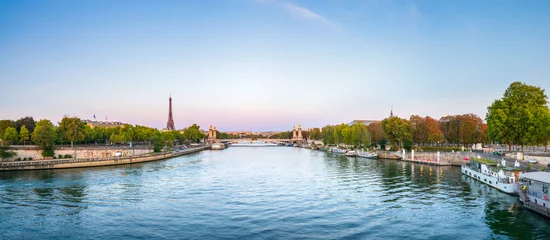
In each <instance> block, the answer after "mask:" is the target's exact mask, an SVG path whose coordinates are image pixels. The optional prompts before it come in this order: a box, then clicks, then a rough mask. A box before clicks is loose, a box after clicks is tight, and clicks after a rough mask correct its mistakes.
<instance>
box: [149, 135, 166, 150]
mask: <svg viewBox="0 0 550 240" xmlns="http://www.w3.org/2000/svg"><path fill="white" fill-rule="evenodd" d="M149 142H150V143H151V144H152V145H153V151H154V152H160V151H161V150H162V147H164V143H163V141H162V139H161V138H160V136H158V135H153V136H151V138H150V139H149Z"/></svg>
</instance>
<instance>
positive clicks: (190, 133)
mask: <svg viewBox="0 0 550 240" xmlns="http://www.w3.org/2000/svg"><path fill="white" fill-rule="evenodd" d="M204 137H205V135H204V134H203V133H202V132H201V130H200V126H198V125H197V124H193V125H192V126H189V127H187V128H186V129H184V130H183V138H184V139H185V140H187V141H190V142H199V141H200V140H201V139H203V138H204Z"/></svg>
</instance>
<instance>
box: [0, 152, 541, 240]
mask: <svg viewBox="0 0 550 240" xmlns="http://www.w3.org/2000/svg"><path fill="white" fill-rule="evenodd" d="M0 222H1V223H2V227H1V228H0V239H12V238H15V239H21V238H23V239H25V238H41V239H59V238H86V239H127V238H132V239H182V238H184V239H388V238H389V239H400V238H401V239H537V238H545V237H546V236H548V234H549V233H550V230H549V229H550V228H549V227H550V224H549V223H548V221H547V220H546V219H544V218H541V217H540V216H538V215H536V214H533V213H531V212H528V211H525V210H523V209H520V208H518V206H517V200H516V198H514V197H512V196H508V195H505V194H503V193H500V192H498V191H495V190H494V189H491V188H487V187H486V186H485V185H483V184H481V183H479V182H476V181H473V180H471V179H468V178H466V177H464V176H462V175H461V173H460V169H459V168H456V167H434V166H425V165H419V164H411V163H405V162H400V161H394V160H371V159H361V158H358V159H353V158H347V157H344V156H338V155H332V154H328V153H324V152H318V151H310V150H306V149H298V148H229V149H227V150H224V151H204V152H201V153H197V154H192V155H187V156H182V157H178V158H174V159H169V160H164V161H158V162H151V163H140V164H133V165H127V166H113V167H104V168H90V169H67V170H51V171H35V172H32V171H30V172H19V173H0Z"/></svg>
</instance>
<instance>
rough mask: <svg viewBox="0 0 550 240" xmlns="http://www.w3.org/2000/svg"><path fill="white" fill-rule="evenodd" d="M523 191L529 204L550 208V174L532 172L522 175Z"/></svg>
mask: <svg viewBox="0 0 550 240" xmlns="http://www.w3.org/2000/svg"><path fill="white" fill-rule="evenodd" d="M520 181H521V190H523V192H524V193H525V195H526V197H527V198H529V199H528V200H529V202H532V203H535V204H537V205H539V206H543V207H545V208H549V207H550V206H549V205H548V204H549V201H548V187H549V186H550V173H548V172H530V173H524V174H521V175H520Z"/></svg>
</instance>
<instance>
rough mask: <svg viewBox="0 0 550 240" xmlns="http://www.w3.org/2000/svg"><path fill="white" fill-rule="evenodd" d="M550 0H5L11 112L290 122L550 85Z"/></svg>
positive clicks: (281, 125)
mask: <svg viewBox="0 0 550 240" xmlns="http://www.w3.org/2000/svg"><path fill="white" fill-rule="evenodd" d="M549 26H550V1H547V0H542V1H536V0H533V1H508V0H498V1H497V0H485V1H468V0H459V1H444V0H441V1H432V0H422V1H413V0H397V1H393V0H360V1H353V0H346V1H341V0H326V1H318V0H225V1H210V0H205V1H180V0H175V1H168V0H161V1H152V0H151V1H148V0H133V1H125V0H117V1H110V0H94V1H86V0H80V1H72V0H65V1H56V0H52V1H25V0H21V1H10V0H0V119H18V118H21V117H24V116H33V117H34V118H35V120H38V119H44V118H45V119H50V120H51V121H52V122H54V123H57V122H59V121H60V120H61V118H62V117H63V116H64V115H68V116H76V117H80V118H82V119H92V120H93V116H94V115H95V116H96V118H97V120H105V119H107V120H109V121H120V122H125V123H130V124H138V125H145V126H150V127H155V128H159V129H160V128H163V127H166V122H167V118H168V98H169V96H170V95H171V96H172V98H173V111H174V112H173V114H174V121H175V125H176V128H178V129H181V128H184V127H187V126H189V125H191V124H193V123H197V124H199V125H200V126H201V127H202V128H203V129H204V128H208V125H215V126H217V128H218V130H220V131H237V130H250V131H270V130H274V131H284V130H291V129H292V127H293V126H297V125H298V124H301V125H302V127H303V128H310V127H322V126H325V125H327V124H339V123H348V122H350V121H352V120H354V119H373V120H381V119H383V118H385V117H387V116H388V115H389V113H390V110H391V109H392V108H393V112H394V114H395V115H397V116H399V117H402V118H407V119H408V118H409V117H410V116H411V115H412V114H417V115H420V116H427V115H428V116H431V117H434V118H440V117H442V116H445V115H454V114H466V113H474V114H477V115H479V116H480V117H481V118H484V117H485V114H486V112H487V107H488V106H489V105H490V104H491V103H492V102H493V101H494V100H495V99H498V98H501V97H502V94H503V93H504V91H505V90H506V88H507V87H508V86H509V85H510V84H511V83H512V82H514V81H521V82H525V83H527V84H530V85H535V86H539V87H541V88H543V89H545V90H547V92H548V91H549V90H550V44H549V43H550V27H549Z"/></svg>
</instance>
